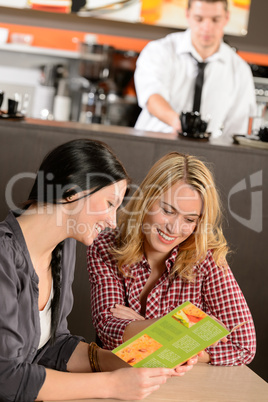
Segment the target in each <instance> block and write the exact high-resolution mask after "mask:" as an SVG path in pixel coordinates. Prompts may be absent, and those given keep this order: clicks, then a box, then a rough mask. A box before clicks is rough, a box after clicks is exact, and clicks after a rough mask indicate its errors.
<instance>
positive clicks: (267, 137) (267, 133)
mask: <svg viewBox="0 0 268 402" xmlns="http://www.w3.org/2000/svg"><path fill="white" fill-rule="evenodd" d="M258 136H259V137H260V140H261V141H263V142H268V127H261V128H260V130H259V133H258Z"/></svg>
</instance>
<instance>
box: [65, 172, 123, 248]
mask: <svg viewBox="0 0 268 402" xmlns="http://www.w3.org/2000/svg"><path fill="white" fill-rule="evenodd" d="M126 189H127V182H126V180H121V181H119V182H116V183H113V184H111V185H109V186H106V187H103V188H102V189H101V190H99V191H97V192H96V193H94V194H92V195H90V196H88V197H87V196H86V195H87V193H88V194H89V193H90V191H88V192H83V193H77V194H76V195H75V197H74V199H73V201H74V200H75V199H77V202H74V203H73V204H70V205H69V208H70V210H69V216H68V218H67V235H68V237H73V238H74V239H76V240H78V241H80V242H81V243H83V244H85V245H87V246H89V245H90V244H92V243H93V241H94V239H95V238H96V237H97V236H98V234H99V233H100V232H101V231H102V230H104V229H105V228H107V227H109V228H112V229H114V228H115V227H116V211H117V209H118V207H119V206H120V205H121V203H122V201H123V198H124V195H125V192H126ZM65 208H66V205H65Z"/></svg>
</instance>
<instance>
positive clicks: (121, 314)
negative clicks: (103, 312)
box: [110, 304, 145, 320]
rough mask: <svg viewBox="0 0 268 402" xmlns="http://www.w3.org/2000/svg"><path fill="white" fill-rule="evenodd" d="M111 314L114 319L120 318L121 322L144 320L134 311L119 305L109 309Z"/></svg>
mask: <svg viewBox="0 0 268 402" xmlns="http://www.w3.org/2000/svg"><path fill="white" fill-rule="evenodd" d="M110 311H111V313H112V314H113V316H114V317H116V318H121V319H123V320H133V319H135V320H144V319H145V318H144V317H143V316H142V315H140V314H139V313H137V312H136V311H134V310H133V309H132V308H130V307H126V306H123V305H121V304H116V305H115V306H114V307H112V308H111V309H110Z"/></svg>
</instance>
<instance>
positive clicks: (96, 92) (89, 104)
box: [79, 43, 113, 123]
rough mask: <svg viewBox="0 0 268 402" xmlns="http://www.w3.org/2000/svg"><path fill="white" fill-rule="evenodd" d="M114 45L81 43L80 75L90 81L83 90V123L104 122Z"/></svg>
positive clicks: (81, 112) (81, 117)
mask: <svg viewBox="0 0 268 402" xmlns="http://www.w3.org/2000/svg"><path fill="white" fill-rule="evenodd" d="M112 54H113V47H112V46H108V45H99V44H96V43H81V44H80V66H79V73H80V75H81V76H82V77H83V78H85V79H86V80H87V81H88V84H89V85H88V87H87V88H84V89H83V90H82V96H81V111H80V122H81V123H102V121H103V116H105V113H106V112H105V106H106V93H107V92H108V90H109V86H110V76H111V69H112Z"/></svg>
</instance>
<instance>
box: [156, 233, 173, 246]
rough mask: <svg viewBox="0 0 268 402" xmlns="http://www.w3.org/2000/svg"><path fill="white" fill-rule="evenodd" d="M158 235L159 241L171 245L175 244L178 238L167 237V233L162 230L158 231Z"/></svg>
mask: <svg viewBox="0 0 268 402" xmlns="http://www.w3.org/2000/svg"><path fill="white" fill-rule="evenodd" d="M157 233H158V237H159V239H160V240H161V241H162V242H163V243H166V244H171V243H173V242H174V240H176V237H172V236H169V235H167V234H166V233H164V232H162V230H160V229H157Z"/></svg>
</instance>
